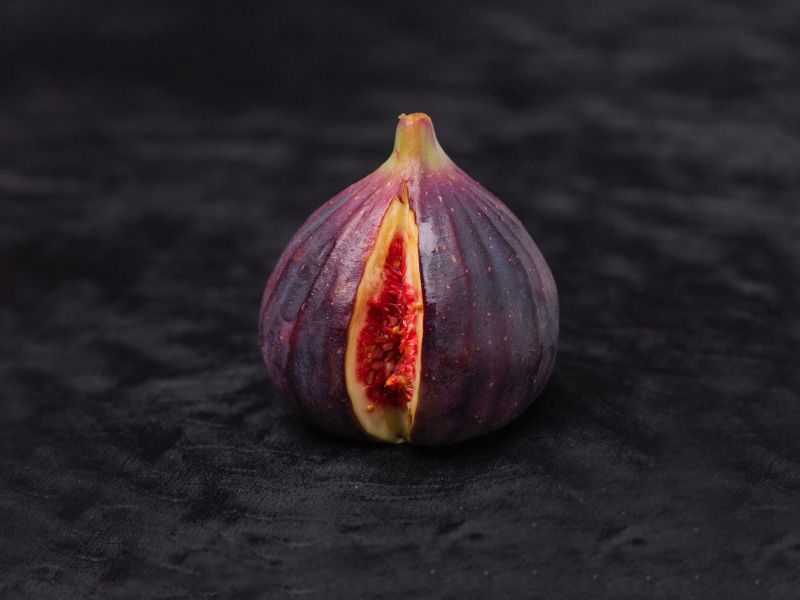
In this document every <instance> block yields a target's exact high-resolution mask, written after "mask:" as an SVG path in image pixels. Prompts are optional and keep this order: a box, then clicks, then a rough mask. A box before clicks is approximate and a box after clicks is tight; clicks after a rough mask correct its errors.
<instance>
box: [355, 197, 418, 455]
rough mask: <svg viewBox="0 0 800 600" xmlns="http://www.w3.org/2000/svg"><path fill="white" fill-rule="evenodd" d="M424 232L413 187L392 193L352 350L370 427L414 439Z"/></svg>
mask: <svg viewBox="0 0 800 600" xmlns="http://www.w3.org/2000/svg"><path fill="white" fill-rule="evenodd" d="M422 320H423V302H422V284H421V278H420V271H419V237H418V229H417V223H416V219H415V215H414V212H413V211H412V210H411V208H410V206H409V204H408V188H407V187H406V186H404V187H403V192H402V195H401V197H399V198H398V197H395V198H393V199H392V201H391V203H390V204H389V207H388V209H387V211H386V214H385V215H384V217H383V221H382V222H381V227H380V229H379V231H378V235H377V236H376V240H375V244H374V246H373V248H372V252H371V253H370V255H369V257H368V258H367V263H366V266H365V269H364V276H363V277H362V279H361V282H360V283H359V285H358V291H357V292H356V302H355V307H354V311H353V318H352V320H351V321H350V330H349V333H348V344H347V354H346V356H345V376H346V381H347V391H348V393H349V395H350V400H351V402H352V403H353V409H354V412H355V414H356V416H357V417H358V419H359V421H360V423H361V425H362V427H363V428H364V430H365V431H366V432H367V433H368V434H370V435H372V436H373V437H376V438H378V439H381V440H384V441H390V442H401V441H403V440H406V439H408V436H409V433H410V431H411V426H412V424H413V419H414V412H415V410H416V405H417V397H418V391H419V375H420V362H421V356H420V348H421V347H422Z"/></svg>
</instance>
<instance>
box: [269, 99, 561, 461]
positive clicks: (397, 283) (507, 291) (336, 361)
mask: <svg viewBox="0 0 800 600" xmlns="http://www.w3.org/2000/svg"><path fill="white" fill-rule="evenodd" d="M557 340H558V297H557V292H556V287H555V282H554V281H553V277H552V274H551V273H550V269H549V268H548V266H547V264H546V263H545V261H544V258H543V257H542V255H541V253H540V252H539V250H538V248H537V247H536V245H535V244H534V242H533V240H532V239H531V238H530V236H529V235H528V233H527V231H526V230H525V228H524V226H523V225H522V224H521V223H520V222H519V220H518V219H517V218H516V217H515V216H514V215H513V214H512V213H511V212H510V211H509V209H508V208H507V207H506V206H505V205H504V204H503V203H502V202H500V201H499V200H498V199H497V198H496V197H494V196H493V195H492V194H490V193H489V192H488V191H486V190H485V189H484V188H483V187H481V186H480V185H479V184H478V183H477V182H475V181H474V180H472V179H471V178H470V177H468V176H467V175H466V174H465V173H464V172H463V171H462V170H461V169H459V168H458V167H457V166H456V165H455V164H454V163H453V162H452V161H451V160H450V159H449V158H448V156H447V155H446V154H445V153H444V151H443V150H442V149H441V147H440V146H439V143H438V142H437V140H436V136H435V134H434V130H433V125H432V123H431V120H430V118H429V117H427V115H424V114H421V113H415V114H412V115H401V116H400V120H399V123H398V127H397V133H396V137H395V146H394V150H393V152H392V155H391V156H390V157H389V159H388V160H387V161H386V162H385V163H384V164H383V165H382V166H381V167H380V168H378V169H377V170H376V171H375V172H374V173H372V174H371V175H369V176H367V177H366V178H364V179H362V180H361V181H359V182H358V183H356V184H354V185H352V186H350V187H349V188H347V189H345V190H344V191H343V192H341V193H340V194H338V195H336V196H334V197H333V198H332V199H331V200H329V201H328V202H327V203H325V204H324V205H323V206H321V207H320V208H319V209H318V210H317V211H316V212H315V213H314V214H312V215H311V217H309V219H308V220H307V221H306V223H305V224H304V225H303V226H302V227H301V228H300V230H299V231H298V232H297V233H296V234H295V236H294V237H293V238H292V240H291V241H290V243H289V245H288V246H287V248H286V250H285V251H284V253H283V254H282V255H281V257H280V259H279V261H278V264H277V266H276V267H275V270H274V271H273V273H272V275H271V276H270V278H269V280H268V281H267V285H266V289H265V291H264V296H263V300H262V305H261V314H260V325H259V341H260V346H261V351H262V355H263V357H264V361H265V363H266V365H267V369H268V372H269V374H270V377H271V379H272V381H273V383H274V384H275V386H276V388H277V389H278V390H279V391H280V392H281V393H282V395H284V396H286V397H287V398H289V399H291V400H292V401H293V402H294V403H295V404H296V406H297V407H298V408H299V409H300V410H301V411H302V412H303V413H304V414H305V415H306V416H307V417H308V418H309V419H311V420H312V421H313V422H314V423H316V424H317V425H318V426H320V427H322V428H323V429H326V430H328V431H330V432H332V433H335V434H338V435H344V436H349V437H360V438H366V439H372V440H380V441H385V442H402V441H408V442H411V443H416V444H423V445H441V444H449V443H454V442H457V441H461V440H465V439H469V438H472V437H475V436H478V435H482V434H485V433H488V432H490V431H494V430H496V429H498V428H500V427H502V426H503V425H505V424H506V423H508V422H509V421H511V420H512V419H513V418H515V417H516V416H518V415H519V414H520V413H521V412H522V411H523V410H524V409H525V408H527V406H528V405H529V404H530V403H531V402H532V401H533V399H534V398H535V397H536V396H537V395H538V394H539V393H540V392H541V390H542V388H543V387H544V384H545V383H546V381H547V379H548V377H549V376H550V373H551V372H552V369H553V365H554V362H555V355H556V347H557Z"/></svg>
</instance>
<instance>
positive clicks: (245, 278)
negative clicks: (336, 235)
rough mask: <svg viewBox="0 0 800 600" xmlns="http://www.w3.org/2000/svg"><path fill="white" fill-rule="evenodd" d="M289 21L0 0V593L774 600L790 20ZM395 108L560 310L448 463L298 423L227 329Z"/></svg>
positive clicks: (784, 500) (349, 177) (245, 325)
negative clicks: (511, 404)
mask: <svg viewBox="0 0 800 600" xmlns="http://www.w3.org/2000/svg"><path fill="white" fill-rule="evenodd" d="M287 4H289V6H285V5H284V6H280V8H278V7H276V6H268V5H267V3H260V2H250V3H244V4H240V3H236V6H233V5H230V6H229V5H228V3H212V2H201V3H187V4H186V5H185V6H181V5H179V4H178V3H174V2H166V3H165V2H141V3H137V4H136V5H124V4H119V3H116V2H112V3H102V5H103V7H102V9H101V10H99V11H98V12H93V11H89V10H88V9H87V8H85V7H83V5H84V3H77V2H50V3H44V2H41V1H39V0H35V1H29V0H24V1H12V2H6V3H4V4H3V5H2V6H1V7H0V81H1V82H2V83H1V84H0V203H1V204H0V207H1V211H2V212H0V340H2V341H0V359H1V360H0V377H1V379H0V381H1V382H2V390H0V392H1V394H2V396H1V397H0V398H1V399H0V597H2V598H20V597H22V598H24V597H31V598H34V597H48V598H84V597H98V598H129V597H148V598H198V597H205V598H217V597H220V598H223V597H233V596H242V597H250V596H261V597H269V598H284V597H287V598H288V597H296V596H308V597H327V598H362V597H363V598H398V597H405V598H420V597H432V598H488V597H491V598H545V597H547V598H588V597H605V598H681V599H683V598H754V599H755V598H796V597H798V595H800V592H799V591H798V590H799V589H800V587H799V586H800V584H799V583H798V581H799V580H800V566H799V565H800V498H799V497H798V496H799V495H800V461H799V460H798V457H799V456H800V433H799V432H800V404H799V403H798V400H799V398H798V388H799V387H800V386H799V385H798V384H799V383H800V381H798V374H797V362H798V349H799V348H800V344H798V341H799V340H800V319H798V300H799V299H800V293H798V279H799V278H800V248H799V247H798V238H799V237H800V218H799V215H798V212H799V209H798V202H800V199H799V198H798V192H800V175H799V173H800V37H799V36H798V30H800V4H798V3H797V2H792V1H788V0H787V1H786V2H784V3H782V4H781V3H769V4H766V3H756V2H753V3H745V2H742V3H729V4H723V3H716V2H696V1H692V2H672V3H663V4H662V3H659V2H654V1H653V2H637V3H633V4H631V5H624V4H623V3H618V2H608V3H590V2H586V3H576V2H572V1H567V2H557V3H556V2H553V3H535V4H539V5H540V6H537V7H536V8H535V9H533V10H531V9H529V8H526V4H528V3H519V4H518V5H514V4H508V5H505V6H500V5H499V4H498V3H496V2H491V3H479V2H451V3H443V4H440V5H437V6H435V7H434V6H428V5H426V4H419V5H416V4H414V3H407V2H403V3H400V4H396V5H393V6H391V7H384V8H377V7H374V6H368V5H364V6H358V5H356V4H351V3H343V4H340V5H338V6H337V7H336V8H333V7H325V6H323V5H319V6H312V5H307V4H303V3H298V2H290V3H287ZM531 4H534V3H531ZM542 4H544V5H542ZM413 111H424V112H428V113H429V114H431V115H432V117H433V119H434V121H435V123H436V126H437V131H438V134H439V139H440V140H441V142H442V144H443V146H444V148H445V149H446V150H447V152H448V153H449V154H450V156H451V157H453V158H454V160H455V161H456V162H457V163H458V164H459V165H461V166H462V167H463V168H464V169H465V170H466V171H467V172H468V173H470V174H471V175H472V176H473V177H475V178H476V179H478V180H479V181H481V182H482V183H483V184H484V185H486V186H487V187H488V188H489V189H491V190H492V191H494V192H495V193H496V194H497V195H498V196H499V197H501V198H502V199H504V201H505V202H506V203H507V204H508V205H509V206H510V207H511V208H512V210H514V211H515V212H516V213H517V215H519V217H520V218H521V219H522V220H523V222H524V223H525V224H526V226H527V227H528V229H529V231H530V232H531V234H532V235H533V237H534V239H535V240H536V241H537V242H538V244H539V246H540V248H541V250H542V252H543V253H544V255H545V257H546V258H547V260H548V262H549V264H550V266H551V268H552V270H553V273H554V275H555V278H556V281H557V283H558V286H559V291H560V295H561V343H560V354H559V358H558V362H557V366H556V371H555V374H554V376H553V378H552V380H551V382H550V384H549V386H548V388H547V390H546V392H545V393H544V395H543V396H542V397H541V398H540V400H539V401H538V402H537V403H536V404H535V405H534V406H533V407H532V408H531V409H530V410H529V411H527V412H526V413H525V414H524V415H523V416H522V417H521V418H520V419H519V420H518V421H517V422H515V423H514V424H513V425H512V426H510V427H508V428H507V429H506V430H504V431H502V432H500V433H498V434H495V435H492V436H489V437H487V438H484V439H481V440H478V441H475V442H472V443H466V444H462V445H458V446H454V447H449V448H444V449H428V450H425V449H415V448H412V447H408V446H401V447H384V446H378V445H370V444H359V443H353V442H350V441H346V440H340V439H335V438H332V437H330V436H327V435H325V434H323V433H320V432H318V431H315V430H313V429H312V428H310V427H309V426H308V425H306V424H305V423H304V422H303V421H302V420H301V418H300V417H299V416H297V415H296V414H295V413H294V412H293V411H292V410H290V409H289V408H288V407H287V405H286V404H285V403H284V402H282V401H280V400H279V399H278V398H276V397H275V393H274V391H273V389H272V387H271V386H270V384H269V382H268V381H267V378H266V373H265V369H264V368H263V365H262V363H261V358H260V356H259V352H258V345H257V326H256V325H257V316H258V315H257V313H258V305H259V301H260V295H261V291H262V288H263V284H264V281H265V278H266V276H267V275H268V273H269V272H270V270H271V268H272V267H273V265H274V263H275V261H276V259H277V257H278V254H279V253H280V251H281V250H282V248H283V247H284V245H285V244H286V242H287V241H288V239H289V237H290V235H291V234H292V233H293V231H294V230H295V229H296V228H297V227H298V226H299V225H300V223H301V222H302V221H303V220H304V219H305V217H306V216H307V215H308V214H309V213H310V212H311V210H312V209H314V208H315V207H316V206H318V205H319V204H321V203H322V202H323V201H324V200H326V199H327V198H328V197H329V196H331V195H333V194H334V193H335V192H337V191H339V190H340V189H342V188H343V187H345V186H346V185H348V184H350V183H351V182H353V181H355V180H356V179H358V178H360V177H362V176H363V175H365V174H366V173H368V172H369V171H371V170H372V169H373V168H375V167H376V166H377V165H378V164H379V163H380V162H382V161H383V160H384V158H385V157H386V156H387V155H388V153H389V151H390V148H391V143H392V136H393V130H394V126H395V117H396V116H397V115H398V114H399V113H401V112H413Z"/></svg>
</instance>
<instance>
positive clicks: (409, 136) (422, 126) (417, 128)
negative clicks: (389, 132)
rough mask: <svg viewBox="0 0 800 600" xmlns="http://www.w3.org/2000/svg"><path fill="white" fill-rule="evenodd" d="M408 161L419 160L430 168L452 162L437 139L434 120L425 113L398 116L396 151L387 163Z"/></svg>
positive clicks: (395, 139) (396, 164)
mask: <svg viewBox="0 0 800 600" xmlns="http://www.w3.org/2000/svg"><path fill="white" fill-rule="evenodd" d="M408 162H419V163H421V164H422V165H423V166H425V167H428V168H430V169H438V168H441V167H444V166H446V165H448V164H450V162H451V161H450V159H449V158H448V156H447V154H445V152H444V150H442V147H441V146H440V145H439V142H438V140H437V139H436V132H435V131H434V129H433V121H431V118H430V117H429V116H428V115H426V114H425V113H412V114H410V115H406V114H402V115H400V116H399V117H398V122H397V131H396V133H395V137H394V151H393V152H392V156H391V157H390V158H389V160H388V161H387V163H388V164H391V165H392V166H399V165H401V164H404V163H408Z"/></svg>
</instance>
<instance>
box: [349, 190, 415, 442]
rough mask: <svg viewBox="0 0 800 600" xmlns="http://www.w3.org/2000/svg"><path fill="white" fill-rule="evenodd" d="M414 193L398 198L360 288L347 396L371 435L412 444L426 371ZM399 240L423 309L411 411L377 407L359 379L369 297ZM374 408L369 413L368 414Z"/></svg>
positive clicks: (377, 289) (388, 212)
mask: <svg viewBox="0 0 800 600" xmlns="http://www.w3.org/2000/svg"><path fill="white" fill-rule="evenodd" d="M407 194H408V192H407V190H406V188H404V189H403V197H402V199H400V198H398V197H395V198H393V199H392V201H391V203H390V204H389V207H388V209H387V210H386V214H385V215H384V217H383V221H382V222H381V227H380V230H379V231H378V235H377V237H376V239H375V244H374V246H373V248H372V252H371V253H370V255H369V257H368V258H367V262H366V265H365V267H364V276H363V277H362V278H361V282H360V283H359V285H358V291H357V292H356V302H355V307H354V311H353V317H352V319H351V320H350V328H349V330H348V336H347V352H346V354H345V381H346V383H347V393H348V394H349V396H350V402H351V403H352V405H353V412H354V413H355V415H356V417H357V418H358V421H359V423H360V424H361V427H363V429H364V431H365V432H367V433H368V434H369V435H371V436H373V437H375V438H378V439H380V440H383V441H386V442H396V443H400V442H403V441H405V440H408V439H409V435H410V434H411V428H412V426H413V423H414V413H415V412H416V409H417V404H418V402H419V380H420V367H421V364H422V325H423V317H424V315H423V310H422V280H421V277H420V270H419V230H418V228H417V222H416V218H415V215H414V211H413V210H411V207H410V206H409V204H408V195H407ZM397 235H402V236H403V238H404V240H405V248H406V265H407V268H406V275H405V277H406V282H407V284H409V285H411V286H412V287H413V289H415V290H419V293H420V298H419V302H420V306H419V307H418V310H417V322H416V334H417V344H418V350H417V357H416V368H415V369H414V378H415V379H414V392H413V396H412V398H411V400H410V401H409V403H408V405H407V407H386V406H379V407H376V406H373V405H372V402H371V401H370V400H369V398H368V397H367V394H366V388H365V387H364V385H363V384H362V383H361V382H360V381H359V380H358V374H357V370H358V362H357V352H358V336H359V333H360V332H361V330H362V329H363V328H364V326H365V324H366V320H367V312H368V308H369V302H368V300H369V298H371V297H373V296H375V295H376V294H378V293H379V292H380V290H381V287H382V275H383V267H384V263H385V262H386V256H387V254H388V253H389V246H390V244H391V243H392V240H394V238H395V237H396V236H397ZM368 407H369V409H368Z"/></svg>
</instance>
